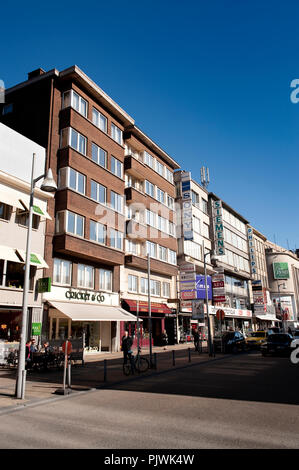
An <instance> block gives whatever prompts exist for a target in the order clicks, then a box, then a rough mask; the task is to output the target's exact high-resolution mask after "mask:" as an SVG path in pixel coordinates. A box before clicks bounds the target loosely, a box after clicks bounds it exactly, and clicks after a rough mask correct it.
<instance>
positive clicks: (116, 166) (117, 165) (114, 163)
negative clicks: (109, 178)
mask: <svg viewBox="0 0 299 470" xmlns="http://www.w3.org/2000/svg"><path fill="white" fill-rule="evenodd" d="M111 171H112V173H113V174H114V175H116V176H118V177H119V178H122V177H123V164H122V163H121V162H120V161H119V160H117V159H116V158H114V157H111Z"/></svg>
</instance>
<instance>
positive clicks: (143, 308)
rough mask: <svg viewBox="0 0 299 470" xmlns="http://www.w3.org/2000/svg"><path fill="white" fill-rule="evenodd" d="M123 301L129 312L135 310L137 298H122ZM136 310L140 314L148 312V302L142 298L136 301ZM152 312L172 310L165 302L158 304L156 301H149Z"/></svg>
mask: <svg viewBox="0 0 299 470" xmlns="http://www.w3.org/2000/svg"><path fill="white" fill-rule="evenodd" d="M124 302H126V304H127V305H128V307H129V309H130V312H137V300H131V299H124ZM138 312H139V313H140V314H142V313H147V312H148V302H144V301H143V300H142V301H141V300H140V301H139V302H138ZM151 312H152V313H164V314H166V313H167V314H170V313H172V310H171V309H170V308H169V307H168V306H167V305H166V304H160V303H157V302H151Z"/></svg>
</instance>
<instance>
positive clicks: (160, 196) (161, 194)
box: [157, 188, 165, 204]
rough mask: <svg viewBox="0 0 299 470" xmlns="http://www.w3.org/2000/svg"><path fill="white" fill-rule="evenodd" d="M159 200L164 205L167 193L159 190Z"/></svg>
mask: <svg viewBox="0 0 299 470" xmlns="http://www.w3.org/2000/svg"><path fill="white" fill-rule="evenodd" d="M157 200H158V201H159V202H162V204H164V202H165V193H164V191H162V190H161V189H159V188H157Z"/></svg>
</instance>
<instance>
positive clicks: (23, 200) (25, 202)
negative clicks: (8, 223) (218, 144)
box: [20, 196, 52, 220]
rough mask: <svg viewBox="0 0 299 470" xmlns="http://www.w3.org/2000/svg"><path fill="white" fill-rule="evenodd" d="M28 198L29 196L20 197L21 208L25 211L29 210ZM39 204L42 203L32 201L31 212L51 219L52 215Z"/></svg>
mask: <svg viewBox="0 0 299 470" xmlns="http://www.w3.org/2000/svg"><path fill="white" fill-rule="evenodd" d="M29 199H30V198H29V196H22V198H21V199H20V202H21V204H22V205H21V208H22V209H23V210H25V211H27V212H28V211H29ZM34 202H35V201H34ZM41 206H42V204H41V203H40V202H37V203H34V204H33V206H32V212H33V214H35V215H39V216H40V217H44V218H45V219H49V220H52V217H50V216H49V214H48V212H47V211H46V210H45V208H44V207H41Z"/></svg>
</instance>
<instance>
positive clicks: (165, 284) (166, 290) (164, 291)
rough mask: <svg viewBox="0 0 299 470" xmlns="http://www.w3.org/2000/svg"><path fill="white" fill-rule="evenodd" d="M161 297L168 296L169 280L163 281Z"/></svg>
mask: <svg viewBox="0 0 299 470" xmlns="http://www.w3.org/2000/svg"><path fill="white" fill-rule="evenodd" d="M163 297H167V298H168V299H169V297H170V284H169V282H163Z"/></svg>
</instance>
